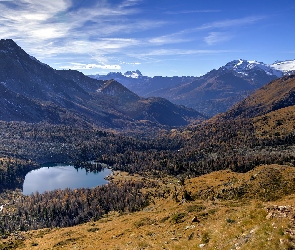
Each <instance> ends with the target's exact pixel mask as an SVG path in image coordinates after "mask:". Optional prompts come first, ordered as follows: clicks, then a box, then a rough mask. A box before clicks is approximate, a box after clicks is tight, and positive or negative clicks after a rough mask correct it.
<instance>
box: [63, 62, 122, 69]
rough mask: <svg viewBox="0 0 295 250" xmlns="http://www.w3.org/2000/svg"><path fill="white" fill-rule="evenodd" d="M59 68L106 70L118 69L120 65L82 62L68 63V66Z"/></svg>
mask: <svg viewBox="0 0 295 250" xmlns="http://www.w3.org/2000/svg"><path fill="white" fill-rule="evenodd" d="M59 68H60V69H72V70H88V69H108V70H120V69H121V66H120V65H107V64H83V63H70V65H68V66H61V67H59Z"/></svg>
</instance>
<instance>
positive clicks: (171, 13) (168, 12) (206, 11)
mask: <svg viewBox="0 0 295 250" xmlns="http://www.w3.org/2000/svg"><path fill="white" fill-rule="evenodd" d="M220 11H221V10H181V11H166V12H164V13H165V14H168V15H178V14H193V13H212V12H213V13H214V12H220Z"/></svg>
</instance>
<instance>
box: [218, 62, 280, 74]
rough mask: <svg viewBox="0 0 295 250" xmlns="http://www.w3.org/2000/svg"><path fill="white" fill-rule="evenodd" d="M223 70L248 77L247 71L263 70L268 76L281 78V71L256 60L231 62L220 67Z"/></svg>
mask: <svg viewBox="0 0 295 250" xmlns="http://www.w3.org/2000/svg"><path fill="white" fill-rule="evenodd" d="M221 68H222V69H224V70H233V71H235V72H236V73H237V74H241V75H246V76H247V75H248V73H249V71H252V70H263V71H264V72H265V73H266V74H268V75H275V76H277V77H281V76H283V74H284V73H283V72H282V71H281V70H277V69H276V68H274V67H272V66H271V65H268V64H265V63H262V62H258V61H256V60H253V61H247V60H243V59H239V60H233V61H231V62H229V63H227V64H226V65H225V66H223V67H221Z"/></svg>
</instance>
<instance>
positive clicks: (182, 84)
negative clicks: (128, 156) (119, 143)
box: [90, 59, 295, 116]
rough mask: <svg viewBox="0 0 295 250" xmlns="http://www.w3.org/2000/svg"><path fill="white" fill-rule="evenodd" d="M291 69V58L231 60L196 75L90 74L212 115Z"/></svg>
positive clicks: (294, 66) (294, 62)
mask: <svg viewBox="0 0 295 250" xmlns="http://www.w3.org/2000/svg"><path fill="white" fill-rule="evenodd" d="M294 72H295V60H288V61H277V62H275V63H273V64H271V65H267V64H264V63H262V62H257V61H247V60H242V59H239V60H233V61H231V62H229V63H227V64H226V65H224V66H222V67H220V68H219V69H217V70H215V69H214V70H211V71H210V72H208V73H207V74H205V75H203V76H200V77H193V76H182V77H177V76H175V77H161V76H155V77H147V76H143V75H142V74H141V72H140V71H138V70H137V71H133V72H130V71H129V72H126V73H124V74H122V73H120V72H116V73H109V74H108V75H105V76H100V75H92V76H90V77H92V78H95V79H109V78H114V79H116V80H117V81H119V82H121V83H122V84H124V85H125V86H126V87H128V88H129V89H131V90H132V91H134V92H135V93H137V94H139V95H141V96H145V97H148V96H159V97H163V98H166V99H168V100H170V101H171V102H173V103H176V104H181V105H185V106H188V107H191V108H194V109H196V110H197V111H199V112H201V113H203V114H205V115H207V116H214V115H216V114H218V113H221V112H225V111H227V110H228V109H229V108H230V107H231V106H232V105H234V104H235V103H237V102H239V101H241V100H243V99H244V98H245V97H247V96H248V95H249V94H251V93H252V92H253V91H255V90H257V89H258V88H260V87H262V86H263V85H264V84H266V83H268V82H270V81H271V80H274V79H277V78H279V77H282V76H283V75H290V74H292V73H294Z"/></svg>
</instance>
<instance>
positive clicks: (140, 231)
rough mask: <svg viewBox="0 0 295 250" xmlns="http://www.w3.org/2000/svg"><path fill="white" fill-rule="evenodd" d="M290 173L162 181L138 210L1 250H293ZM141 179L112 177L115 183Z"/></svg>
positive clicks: (268, 170)
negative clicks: (145, 205)
mask: <svg viewBox="0 0 295 250" xmlns="http://www.w3.org/2000/svg"><path fill="white" fill-rule="evenodd" d="M294 176H295V172H294V168H291V167H288V166H280V165H270V166H260V167H257V168H255V169H254V170H252V171H250V172H248V173H245V174H237V173H233V172H230V171H220V172H215V173H211V174H208V175H204V176H201V177H197V178H192V179H189V180H187V181H185V183H184V184H183V185H180V184H179V183H177V180H176V179H173V178H169V179H162V181H161V182H159V185H158V186H157V187H156V188H152V189H143V190H142V191H143V192H147V191H148V192H150V193H152V198H151V203H150V205H149V206H147V207H145V208H144V209H143V210H142V211H139V212H135V213H127V212H120V213H118V212H110V213H108V214H107V215H106V216H104V217H103V218H101V219H99V220H97V221H93V222H90V223H86V224H83V225H80V226H75V227H71V228H63V229H60V228H47V229H41V230H36V231H29V232H26V233H21V232H20V233H17V234H14V235H11V236H8V237H7V239H4V240H2V242H1V243H0V248H1V249H10V248H11V249H12V248H13V249H24V248H26V249H73V248H79V249H92V248H94V249H175V250H176V249H216V248H218V249H265V248H267V249H273V250H274V249H292V248H293V247H294V235H293V233H294V230H295V225H294V221H293V217H294V215H295V208H294V206H293V205H294V201H295V196H294V183H293V181H292V178H294ZM140 179H141V177H139V176H128V175H125V174H124V173H116V174H115V175H114V179H113V182H115V183H117V184H121V185H122V182H124V181H128V180H134V181H139V180H140ZM145 181H153V180H147V179H146V180H145ZM283 186H284V187H285V188H282V187H283ZM262 188H263V190H264V191H262ZM5 247H6V248H5Z"/></svg>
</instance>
